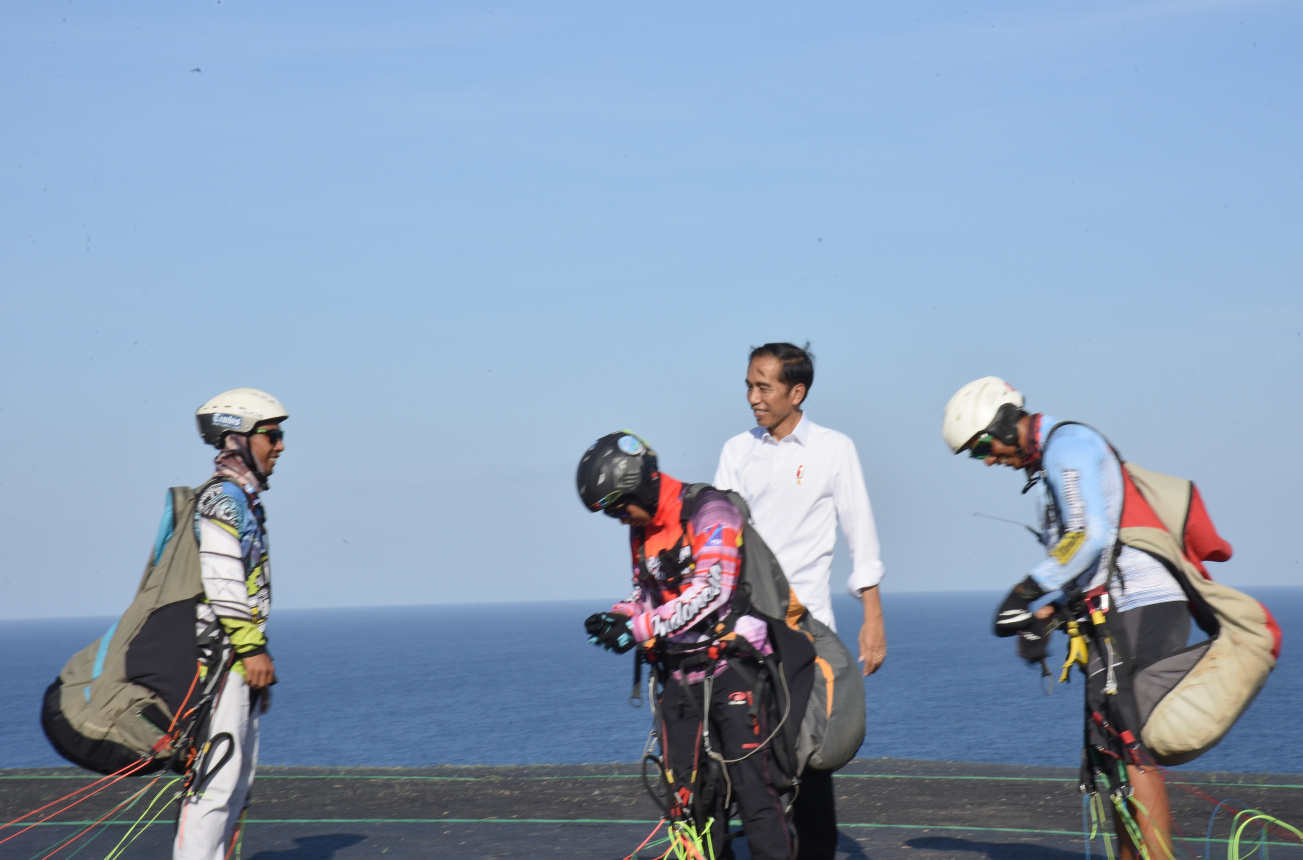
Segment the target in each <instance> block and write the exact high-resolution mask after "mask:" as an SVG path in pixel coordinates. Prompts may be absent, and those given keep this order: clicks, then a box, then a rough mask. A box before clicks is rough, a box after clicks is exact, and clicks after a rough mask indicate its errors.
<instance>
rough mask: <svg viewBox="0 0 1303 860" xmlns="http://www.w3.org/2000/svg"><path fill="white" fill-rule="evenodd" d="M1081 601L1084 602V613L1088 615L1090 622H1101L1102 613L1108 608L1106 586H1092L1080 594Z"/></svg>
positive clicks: (1102, 620) (1102, 618)
mask: <svg viewBox="0 0 1303 860" xmlns="http://www.w3.org/2000/svg"><path fill="white" fill-rule="evenodd" d="M1082 602H1083V603H1084V604H1085V607H1086V614H1088V615H1089V616H1090V622H1091V623H1092V624H1103V623H1104V615H1105V614H1106V613H1107V612H1108V611H1109V608H1110V601H1109V597H1108V587H1107V586H1104V585H1101V586H1098V587H1096V588H1092V589H1091V590H1090V591H1087V592H1086V593H1085V595H1083V596H1082Z"/></svg>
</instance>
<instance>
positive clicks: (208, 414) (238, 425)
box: [195, 388, 290, 448]
mask: <svg viewBox="0 0 1303 860" xmlns="http://www.w3.org/2000/svg"><path fill="white" fill-rule="evenodd" d="M289 417H290V415H289V413H288V412H286V411H285V407H284V406H282V405H281V402H280V401H279V400H277V399H276V398H275V397H272V396H271V395H270V394H268V393H267V392H265V391H259V390H258V389H256V388H234V389H232V390H230V391H224V392H222V393H221V394H219V395H217V396H216V397H214V398H213V399H212V400H209V401H208V402H207V403H205V404H204V405H203V406H200V407H199V408H198V409H197V410H195V420H196V421H198V422H199V435H200V436H202V437H204V441H205V442H207V443H208V444H209V445H212V446H213V447H214V448H220V447H222V438H223V437H225V436H226V434H227V433H252V432H253V428H254V426H255V425H258V424H263V423H266V422H268V421H284V420H285V419H286V418H289Z"/></svg>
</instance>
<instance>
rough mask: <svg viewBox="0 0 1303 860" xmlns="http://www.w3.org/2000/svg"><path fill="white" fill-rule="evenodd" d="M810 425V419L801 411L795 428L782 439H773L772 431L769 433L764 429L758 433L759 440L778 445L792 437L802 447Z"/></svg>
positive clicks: (808, 433)
mask: <svg viewBox="0 0 1303 860" xmlns="http://www.w3.org/2000/svg"><path fill="white" fill-rule="evenodd" d="M810 427H811V424H810V419H809V418H807V417H805V413H804V412H802V413H801V420H800V421H798V422H797V424H796V429H794V430H793V431H792V432H791V433H790V434H789V435H787V436H784V437H783V438H782V439H775V438H774V435H773V434H772V433H770V432H769V431H768V430H765V431H763V432H762V433H761V434H760V441H761V442H766V443H768V444H770V445H778V444H781V443H782V442H785V441H787V440H788V439H792V440H794V441H795V442H797V443H798V444H800V446H801V447H802V448H804V447H805V443H806V439H807V438H808V437H809V435H810Z"/></svg>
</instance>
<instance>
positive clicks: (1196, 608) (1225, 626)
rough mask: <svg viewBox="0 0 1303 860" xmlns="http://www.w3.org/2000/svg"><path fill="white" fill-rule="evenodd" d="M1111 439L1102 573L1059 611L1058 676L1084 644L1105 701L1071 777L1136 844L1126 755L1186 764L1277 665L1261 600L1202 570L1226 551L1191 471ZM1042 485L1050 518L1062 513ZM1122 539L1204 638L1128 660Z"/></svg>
mask: <svg viewBox="0 0 1303 860" xmlns="http://www.w3.org/2000/svg"><path fill="white" fill-rule="evenodd" d="M1073 423H1077V422H1062V423H1060V424H1056V425H1055V426H1054V428H1052V429H1051V430H1050V432H1049V433H1048V434H1046V443H1045V444H1046V445H1047V446H1048V444H1049V440H1050V438H1051V436H1052V435H1053V433H1054V431H1055V430H1057V429H1058V428H1059V427H1062V426H1064V425H1065V424H1073ZM1109 448H1110V450H1111V451H1112V452H1113V454H1114V456H1116V457H1117V459H1118V461H1119V463H1121V464H1122V482H1123V505H1122V513H1121V516H1120V519H1119V528H1118V538H1117V541H1116V543H1115V546H1114V548H1113V553H1112V555H1111V557H1110V558H1109V559H1108V560H1107V563H1108V580H1107V581H1106V582H1105V584H1104V585H1102V586H1099V587H1097V588H1093V589H1090V590H1088V591H1085V592H1080V591H1078V592H1076V593H1070V594H1068V595H1067V600H1066V601H1065V603H1064V608H1063V610H1062V613H1061V615H1062V617H1061V618H1060V620H1061V621H1062V622H1063V623H1064V626H1065V627H1066V631H1067V633H1068V636H1069V644H1068V659H1067V661H1066V662H1065V663H1064V665H1063V671H1062V675H1061V676H1060V679H1059V680H1060V681H1067V680H1068V679H1069V678H1070V675H1071V670H1072V667H1073V666H1079V667H1081V670H1082V672H1083V673H1085V672H1086V671H1087V666H1088V664H1091V656H1092V654H1093V656H1094V658H1095V661H1094V665H1093V666H1092V668H1093V669H1097V670H1099V671H1102V672H1105V673H1106V675H1105V678H1104V682H1103V691H1104V696H1103V705H1102V706H1100V707H1098V708H1096V709H1094V710H1092V711H1091V713H1090V714H1089V718H1090V720H1091V722H1092V723H1093V724H1094V727H1095V731H1094V732H1092V731H1091V730H1090V729H1091V727H1090V726H1089V725H1088V726H1087V731H1086V742H1085V745H1084V749H1083V754H1082V772H1081V789H1082V793H1083V795H1084V796H1086V797H1087V798H1088V800H1089V802H1091V803H1092V809H1094V808H1096V806H1097V805H1100V806H1102V804H1101V802H1100V798H1101V792H1103V793H1104V794H1105V795H1107V797H1108V798H1109V801H1110V802H1111V804H1112V806H1113V807H1114V808H1115V809H1116V810H1117V812H1118V815H1119V819H1120V820H1122V821H1123V822H1124V824H1125V825H1126V826H1127V827H1128V828H1131V829H1132V830H1133V833H1132V835H1133V838H1134V839H1135V841H1136V844H1137V845H1139V844H1140V839H1139V834H1138V830H1136V829H1135V827H1134V821H1133V820H1132V819H1131V816H1130V815H1129V813H1128V811H1127V808H1126V804H1125V800H1126V798H1127V797H1129V796H1130V794H1131V788H1130V785H1129V784H1128V782H1127V776H1126V765H1135V766H1145V767H1147V768H1148V767H1153V766H1154V765H1162V766H1168V765H1175V764H1184V763H1186V762H1189V761H1192V760H1194V759H1195V758H1197V757H1198V756H1200V755H1201V754H1203V753H1204V752H1206V751H1207V750H1209V749H1211V748H1212V747H1213V746H1215V745H1216V744H1217V743H1218V741H1220V740H1221V739H1222V737H1223V736H1224V735H1225V734H1226V732H1227V731H1229V730H1230V728H1231V726H1232V725H1234V724H1235V721H1236V720H1237V719H1238V718H1239V717H1240V715H1241V714H1242V713H1244V711H1245V710H1246V709H1247V708H1248V707H1249V705H1250V704H1251V703H1252V701H1253V699H1254V697H1255V696H1256V695H1257V693H1258V691H1259V690H1260V689H1261V688H1262V685H1263V684H1264V683H1265V682H1266V679H1267V675H1268V674H1269V673H1270V672H1271V670H1272V669H1273V668H1274V667H1275V664H1276V658H1277V656H1278V655H1279V654H1280V628H1279V627H1278V626H1277V625H1276V622H1275V620H1274V619H1273V618H1272V616H1271V613H1270V612H1268V611H1267V609H1266V607H1264V606H1263V605H1262V604H1260V603H1258V602H1257V601H1256V600H1254V599H1253V598H1251V597H1249V596H1248V595H1246V594H1243V593H1242V592H1239V591H1236V590H1235V589H1233V588H1229V587H1227V586H1225V585H1222V584H1220V583H1216V582H1213V581H1212V578H1211V577H1210V576H1209V575H1208V572H1207V570H1206V569H1205V568H1204V562H1207V561H1226V560H1228V559H1229V558H1230V557H1231V546H1230V544H1229V543H1227V542H1226V541H1225V540H1223V539H1222V538H1221V537H1220V536H1219V535H1218V534H1217V531H1216V529H1215V528H1214V527H1213V524H1212V520H1211V519H1210V518H1209V516H1208V513H1207V510H1206V509H1205V507H1204V504H1203V500H1202V499H1201V498H1200V496H1199V491H1198V489H1197V488H1196V487H1195V485H1194V484H1193V482H1191V481H1188V480H1185V479H1182V478H1175V477H1172V476H1170V475H1163V474H1160V473H1158V472H1150V471H1148V470H1146V469H1142V468H1140V467H1139V466H1136V465H1135V464H1133V463H1128V462H1126V461H1125V460H1123V459H1122V457H1121V456H1120V455H1118V454H1117V451H1116V449H1114V448H1113V447H1112V445H1110V446H1109ZM1048 495H1049V501H1050V511H1049V514H1050V516H1051V517H1052V518H1053V520H1052V524H1057V523H1059V522H1062V519H1060V517H1059V512H1058V511H1057V510H1056V509H1055V501H1054V498H1053V494H1048ZM1124 546H1127V547H1132V548H1135V549H1139V550H1142V551H1143V552H1146V553H1148V554H1149V555H1151V556H1152V557H1154V558H1156V559H1157V560H1158V561H1160V562H1161V563H1162V564H1163V566H1164V567H1165V568H1166V569H1167V570H1168V572H1169V573H1171V574H1172V576H1173V577H1174V578H1175V579H1176V581H1177V583H1179V584H1180V586H1181V589H1182V591H1183V592H1184V593H1185V596H1186V599H1187V601H1188V606H1189V610H1190V613H1191V615H1192V616H1193V619H1194V621H1195V623H1196V624H1198V626H1199V627H1200V629H1202V630H1203V631H1204V632H1205V633H1206V634H1208V637H1209V638H1208V639H1207V640H1205V641H1202V642H1199V643H1196V644H1194V645H1190V646H1188V647H1183V648H1180V649H1178V650H1176V651H1175V652H1172V653H1169V654H1166V655H1163V656H1161V657H1160V658H1159V659H1157V660H1155V661H1153V662H1150V663H1149V664H1147V665H1143V666H1133V663H1132V654H1131V653H1130V651H1129V647H1128V646H1129V643H1128V641H1127V639H1126V637H1125V636H1124V635H1119V632H1120V631H1118V630H1115V629H1114V626H1113V624H1112V618H1111V616H1112V610H1113V607H1112V606H1111V604H1110V600H1109V586H1110V585H1112V584H1113V583H1114V582H1115V581H1117V579H1118V577H1119V570H1118V566H1117V558H1118V554H1119V553H1120V552H1121V551H1122V548H1123V547H1124ZM1119 667H1120V668H1121V669H1122V671H1126V672H1132V671H1133V670H1134V672H1133V674H1132V694H1133V697H1134V700H1135V710H1134V712H1132V715H1131V716H1128V712H1127V710H1126V709H1124V708H1123V707H1121V705H1120V703H1119V702H1118V700H1117V693H1118V689H1119V685H1118V681H1117V676H1116V671H1117V670H1118V669H1119ZM1142 742H1143V743H1142Z"/></svg>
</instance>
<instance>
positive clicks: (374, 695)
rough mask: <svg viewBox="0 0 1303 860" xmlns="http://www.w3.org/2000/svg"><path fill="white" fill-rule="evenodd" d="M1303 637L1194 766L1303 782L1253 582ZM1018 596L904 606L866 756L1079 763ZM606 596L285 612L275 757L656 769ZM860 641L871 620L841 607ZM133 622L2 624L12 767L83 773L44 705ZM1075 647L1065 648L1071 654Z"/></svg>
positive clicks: (1294, 695) (1297, 674)
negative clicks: (1014, 637) (590, 631)
mask: <svg viewBox="0 0 1303 860" xmlns="http://www.w3.org/2000/svg"><path fill="white" fill-rule="evenodd" d="M1250 591H1251V592H1252V593H1253V595H1254V596H1255V597H1257V598H1258V599H1260V600H1262V601H1263V602H1264V603H1266V604H1267V606H1268V607H1269V608H1270V609H1271V610H1272V612H1273V613H1274V614H1275V616H1276V618H1277V620H1278V621H1279V623H1280V626H1281V628H1282V629H1283V630H1284V633H1285V647H1284V653H1283V655H1282V658H1281V664H1280V666H1279V667H1278V668H1277V669H1276V671H1275V672H1274V673H1273V674H1272V677H1271V679H1270V680H1269V681H1268V682H1267V686H1266V688H1265V689H1264V690H1263V692H1262V694H1261V695H1260V696H1259V697H1258V700H1257V701H1256V702H1255V703H1254V705H1253V707H1252V708H1250V709H1249V711H1248V713H1247V714H1246V715H1245V716H1244V717H1243V718H1242V719H1241V720H1240V722H1239V724H1238V725H1237V726H1236V727H1235V728H1234V729H1233V730H1232V732H1231V733H1230V735H1229V736H1228V737H1227V738H1226V739H1225V740H1224V741H1222V743H1221V745H1220V746H1218V747H1217V748H1216V749H1214V750H1212V751H1211V752H1209V753H1208V754H1206V755H1205V756H1204V757H1203V758H1201V759H1199V760H1198V761H1197V762H1195V763H1194V764H1193V765H1191V767H1192V768H1195V769H1199V770H1229V771H1246V772H1272V773H1296V774H1297V773H1303V720H1300V719H1299V714H1301V713H1303V661H1300V660H1299V659H1298V658H1297V657H1296V656H1295V655H1297V654H1298V653H1299V651H1298V650H1296V649H1298V647H1299V645H1298V643H1300V642H1303V588H1261V589H1250ZM999 597H1000V595H998V594H996V593H993V592H970V593H963V594H955V593H948V594H922V593H919V594H890V593H889V594H887V595H885V596H884V599H883V603H884V604H885V610H886V616H887V628H888V637H889V652H888V657H887V662H886V664H885V665H884V667H883V668H882V670H881V671H880V672H879V673H878V674H876V675H874V676H873V677H872V678H869V679H868V684H867V687H868V691H867V698H868V714H869V731H868V738H867V740H865V742H864V746H863V747H862V748H861V749H860V755H861V756H862V757H878V756H893V757H900V758H928V759H948V760H955V761H981V762H1005V763H1011V764H1029V765H1061V766H1075V765H1076V763H1077V761H1078V755H1079V748H1080V737H1081V683H1080V678H1075V679H1074V681H1073V683H1071V684H1069V685H1058V686H1057V687H1056V688H1055V690H1054V694H1053V695H1052V696H1048V697H1047V696H1045V695H1044V693H1043V692H1042V689H1041V681H1040V678H1039V673H1038V672H1037V671H1036V670H1032V669H1030V668H1028V667H1026V666H1024V665H1023V663H1022V662H1021V661H1020V660H1018V659H1017V657H1016V655H1015V653H1014V645H1013V643H1012V642H1010V641H1009V640H999V639H996V638H994V637H993V636H992V635H991V633H990V619H991V616H992V614H993V612H994V608H995V605H996V604H997V602H998V599H999ZM603 608H605V607H604V606H602V605H601V604H599V603H573V602H558V603H530V604H475V605H460V606H416V607H395V608H384V609H352V610H345V609H329V610H298V611H294V610H286V611H279V612H276V613H275V614H274V615H273V617H272V621H271V624H272V636H273V639H272V652H273V653H274V655H275V657H276V667H277V671H278V674H279V676H280V678H281V679H282V681H281V683H280V684H279V685H278V686H277V687H276V689H275V703H274V706H273V707H272V709H271V711H270V712H269V713H268V714H267V715H266V717H265V718H264V722H263V752H262V761H263V762H264V763H267V764H286V765H338V766H350V765H377V766H404V765H431V764H539V763H557V764H567V763H583V762H607V761H617V762H632V761H636V760H637V759H638V758H639V757H640V755H641V753H642V748H643V743H644V741H645V740H646V736H647V730H648V727H649V719H650V717H649V710H648V709H647V708H645V707H644V708H642V709H635V708H632V707H630V706H629V704H628V697H629V690H630V686H631V684H632V658H631V657H630V656H629V655H625V656H615V655H613V654H609V653H606V652H604V651H600V650H599V649H597V648H596V647H594V646H592V645H589V644H588V643H587V642H586V641H585V637H584V633H583V626H582V623H583V619H584V618H585V617H586V616H587V615H588V614H589V613H591V612H594V611H598V610H601V609H603ZM836 609H837V615H838V626H839V628H840V630H841V632H842V634H843V636H847V637H851V638H853V637H854V635H855V632H856V631H857V630H858V617H857V616H858V613H859V609H858V607H857V606H856V605H855V603H854V602H853V601H852V600H851V599H850V598H844V599H843V600H841V601H840V602H838V603H837V607H836ZM112 620H113V619H110V618H101V619H86V618H77V619H63V620H42V621H17V622H13V621H11V622H0V689H2V690H3V697H2V698H0V767H46V766H57V765H61V764H64V762H63V761H62V760H61V759H60V758H59V757H58V756H57V755H56V754H55V753H54V752H53V751H52V750H51V749H50V747H49V745H48V744H47V742H46V741H45V738H44V736H43V735H42V734H41V729H40V725H39V723H38V718H37V715H38V712H39V708H40V701H41V695H42V692H43V691H44V689H45V687H46V686H47V685H48V684H49V683H50V681H52V680H53V679H54V678H55V676H56V675H58V673H59V670H60V669H61V668H62V666H63V663H64V662H65V661H66V660H67V658H68V657H70V656H71V655H72V654H73V653H74V652H75V651H77V650H79V649H80V648H82V647H84V646H85V645H87V644H89V643H90V642H91V641H92V640H94V639H96V638H98V637H99V636H100V635H102V634H103V632H104V631H105V630H106V629H107V628H108V626H109V624H110V623H111V622H112ZM1064 642H1065V640H1064V639H1063V638H1062V637H1059V638H1058V639H1056V641H1055V644H1054V653H1055V656H1056V658H1057V659H1061V657H1059V655H1060V653H1061V651H1062V649H1063V646H1064Z"/></svg>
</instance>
